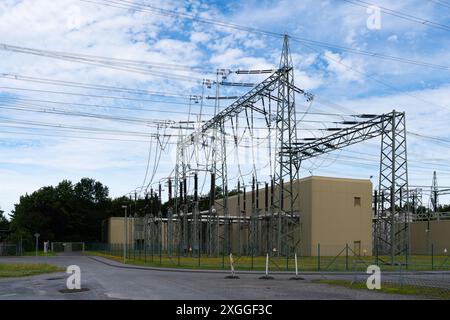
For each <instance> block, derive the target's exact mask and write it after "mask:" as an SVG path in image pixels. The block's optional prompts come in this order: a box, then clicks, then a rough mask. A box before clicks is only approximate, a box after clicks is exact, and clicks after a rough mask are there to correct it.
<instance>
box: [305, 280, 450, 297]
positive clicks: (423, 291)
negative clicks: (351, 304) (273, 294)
mask: <svg viewBox="0 0 450 320" xmlns="http://www.w3.org/2000/svg"><path fill="white" fill-rule="evenodd" d="M313 282H315V283H323V284H328V285H333V286H340V287H345V288H350V289H357V290H369V289H367V287H366V284H365V283H361V282H355V283H354V282H352V281H349V280H330V279H327V280H325V279H317V280H313ZM370 291H373V292H382V293H390V294H404V295H415V296H422V297H425V298H437V299H447V300H448V299H450V290H445V289H443V288H432V287H422V286H414V285H406V284H404V285H400V284H395V283H382V284H381V289H380V290H370Z"/></svg>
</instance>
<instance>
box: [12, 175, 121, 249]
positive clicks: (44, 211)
mask: <svg viewBox="0 0 450 320" xmlns="http://www.w3.org/2000/svg"><path fill="white" fill-rule="evenodd" d="M108 193H109V190H108V188H107V187H106V186H104V185H103V184H102V183H101V182H99V181H96V180H94V179H90V178H83V179H81V180H80V181H79V182H78V183H76V184H73V183H72V182H71V181H69V180H63V181H61V182H60V183H59V184H58V185H57V186H56V187H53V186H46V187H43V188H41V189H39V190H37V191H35V192H33V193H32V194H25V195H24V196H21V197H20V201H19V203H18V204H15V207H14V210H13V212H12V219H11V229H12V232H13V233H12V237H15V238H17V239H19V238H22V239H31V240H32V236H33V234H34V233H35V232H39V233H40V234H41V237H40V239H42V241H45V240H50V241H86V242H97V241H100V240H101V222H102V220H104V219H106V218H108V217H111V216H117V215H120V214H121V213H122V210H120V206H119V205H117V203H115V205H114V206H113V205H112V200H111V199H110V198H108ZM31 240H30V242H31ZM27 241H28V240H27ZM25 245H27V243H25ZM28 245H29V246H30V245H32V243H29V244H28Z"/></svg>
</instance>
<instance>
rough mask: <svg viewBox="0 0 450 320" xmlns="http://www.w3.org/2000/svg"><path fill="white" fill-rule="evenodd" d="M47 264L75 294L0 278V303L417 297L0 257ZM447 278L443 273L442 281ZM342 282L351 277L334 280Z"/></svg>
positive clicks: (100, 262)
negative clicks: (76, 270) (71, 281)
mask: <svg viewBox="0 0 450 320" xmlns="http://www.w3.org/2000/svg"><path fill="white" fill-rule="evenodd" d="M17 262H24V263H25V262H29V263H37V262H39V263H51V264H54V265H58V266H60V267H63V268H67V266H69V265H78V266H79V267H80V269H81V283H82V288H87V289H89V290H88V291H85V292H78V293H61V292H60V291H59V290H61V289H65V288H66V279H67V277H68V274H65V273H53V274H44V275H38V276H32V277H24V278H14V279H12V278H3V279H0V299H2V300H4V299H26V300H28V299H32V300H36V299H77V300H78V299H89V300H93V299H171V300H187V299H193V300H209V299H218V300H222V299H225V300H228V299H232V300H248V299H256V300H264V299H274V300H277V299H282V300H288V299H326V300H330V299H345V300H346V299H417V298H420V297H414V296H403V295H393V294H384V293H380V292H372V291H368V290H354V289H347V288H341V287H335V286H329V285H326V284H317V283H312V282H311V280H312V279H320V278H324V277H326V278H333V276H332V275H331V276H329V275H318V274H305V275H302V277H304V278H305V280H298V281H294V280H289V278H291V277H292V275H289V274H276V275H274V278H275V279H274V280H261V279H259V277H260V274H254V273H253V274H252V273H242V274H239V277H240V279H225V278H224V276H225V274H224V273H221V272H208V273H200V272H178V271H160V270H148V269H139V268H124V267H123V265H122V264H120V263H114V262H111V261H110V260H106V259H102V258H97V257H95V258H94V257H88V256H83V255H78V256H56V257H0V263H17ZM449 276H450V274H447V275H446V277H447V279H448V277H449ZM336 277H338V278H342V277H344V278H348V277H352V276H351V275H347V276H342V275H336Z"/></svg>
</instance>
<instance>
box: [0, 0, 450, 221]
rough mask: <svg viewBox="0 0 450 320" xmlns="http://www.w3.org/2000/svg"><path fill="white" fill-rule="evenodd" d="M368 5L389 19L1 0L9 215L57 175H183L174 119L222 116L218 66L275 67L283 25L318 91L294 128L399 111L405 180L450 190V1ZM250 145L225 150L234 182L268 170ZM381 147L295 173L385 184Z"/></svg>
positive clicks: (0, 153) (276, 5) (277, 7)
mask: <svg viewBox="0 0 450 320" xmlns="http://www.w3.org/2000/svg"><path fill="white" fill-rule="evenodd" d="M370 2H371V3H373V4H376V5H378V6H380V7H381V8H382V10H381V15H380V24H379V28H378V27H377V26H376V28H373V27H374V25H373V24H370V22H373V20H371V18H373V16H371V14H372V12H373V11H370V10H369V12H368V8H367V5H364V4H362V2H361V1H343V0H302V1H298V0H292V1H261V0H258V1H256V0H255V1H158V0H156V1H154V0H152V1H146V0H138V1H134V0H129V1H124V0H123V1H119V0H111V1H106V0H86V1H82V0H2V1H1V2H0V208H1V209H3V210H5V211H6V212H7V213H9V212H10V211H11V210H12V209H13V206H14V203H17V202H18V200H19V197H20V195H22V194H25V193H30V192H33V191H34V190H37V189H39V188H40V187H42V186H45V185H55V184H57V183H58V182H59V181H61V180H62V179H70V180H72V181H74V182H76V181H78V180H79V179H81V178H83V177H92V178H94V179H97V180H99V181H101V182H103V183H104V184H106V185H107V186H109V188H110V194H111V195H112V196H120V195H123V194H127V193H129V192H130V191H132V190H135V189H136V188H139V187H142V186H147V185H149V186H150V187H152V186H153V187H154V186H155V183H158V182H159V181H160V180H161V179H164V178H166V177H168V176H170V175H173V168H174V159H175V146H176V145H175V144H176V142H177V139H178V135H179V134H180V132H179V130H176V129H174V126H175V125H176V124H177V123H178V122H179V121H187V120H189V121H197V120H206V119H208V118H209V117H211V115H212V114H213V112H214V100H211V99H206V97H208V96H214V95H215V94H216V93H215V88H214V86H213V87H211V88H208V87H207V86H204V85H202V83H203V82H204V81H203V80H204V79H208V80H215V79H216V70H217V69H226V70H231V71H235V70H261V69H276V68H277V67H278V65H279V59H280V58H279V57H280V54H281V47H282V37H281V36H280V35H282V34H283V33H288V34H289V35H290V36H291V40H290V48H291V53H292V59H293V62H294V66H295V80H296V85H297V87H300V88H303V89H305V90H308V91H309V92H311V93H313V94H314V95H315V100H314V101H313V103H312V104H309V103H308V102H306V101H304V100H302V97H298V99H297V102H298V103H297V112H298V113H299V115H298V116H297V118H298V119H300V120H302V121H299V126H298V129H299V133H298V134H299V136H300V137H302V136H304V137H311V136H320V135H321V134H323V131H320V130H316V131H314V129H317V128H318V127H320V128H322V129H323V128H324V127H326V126H327V125H328V124H327V123H333V122H335V121H336V118H333V117H325V118H323V117H322V118H320V117H318V116H317V115H316V116H315V115H314V113H321V112H322V113H336V114H343V115H346V116H342V117H340V118H339V117H338V119H341V120H342V119H347V118H345V117H347V116H348V115H350V114H361V113H377V114H379V113H383V112H389V111H392V110H393V109H396V110H398V111H404V112H406V115H407V116H406V119H407V130H408V132H409V133H408V136H407V139H408V157H409V178H410V184H411V185H415V186H429V185H430V184H431V179H432V174H433V171H434V170H436V171H437V174H438V181H439V184H440V185H442V186H445V185H446V186H450V163H449V161H448V159H449V158H450V152H449V146H450V126H449V120H450V103H449V101H450V83H449V79H450V77H449V76H450V63H449V61H450V37H449V32H450V1H448V0H445V1H444V0H439V1H424V0H416V1H414V0H408V1H395V2H393V1H375V0H371V1H370ZM389 10H394V11H389ZM393 12H394V13H396V14H394V15H393V14H389V13H393ZM398 13H401V14H400V16H402V17H403V18H401V17H399V14H398ZM405 15H408V16H405ZM411 17H413V18H411ZM423 21H426V22H425V23H422V22H423ZM249 28H250V29H249ZM261 30H263V31H264V32H260V31H261ZM357 50H359V51H364V52H371V53H377V55H375V56H373V55H372V56H370V55H364V54H357V53H355V52H354V51H357ZM55 52H56V53H55ZM389 57H396V58H400V59H391V58H389ZM394 60H397V61H394ZM267 76H268V75H267V74H260V75H251V76H249V75H236V74H234V73H231V74H229V75H228V76H227V79H226V80H227V81H232V82H250V83H256V82H258V81H261V80H263V79H264V78H265V77H267ZM249 89H250V88H245V87H230V88H221V92H220V93H221V95H228V96H230V95H240V94H244V93H245V92H246V91H247V90H249ZM202 94H203V97H204V99H203V100H202V101H203V103H197V102H199V101H198V100H197V99H196V98H195V97H196V96H202ZM230 103H232V100H222V101H221V102H220V106H219V107H220V108H224V107H226V106H227V105H229V104H230ZM305 111H308V112H309V113H310V114H308V115H306V116H304V117H303V115H302V114H303V112H305ZM260 120H261V119H260ZM241 121H242V123H243V122H245V119H244V118H242V120H241ZM168 122H173V123H174V125H172V127H171V126H170V125H169V126H168V125H167V123H168ZM230 130H231V129H230ZM186 132H187V130H185V132H184V133H186ZM182 133H183V132H182ZM266 133H267V132H266V131H264V132H261V133H259V135H260V138H261V137H264V136H266ZM417 133H419V134H422V135H425V136H427V137H428V138H427V137H420V136H417V135H416V134H417ZM157 134H158V136H157ZM231 135H232V134H231V133H230V136H231ZM243 135H245V133H243ZM247 135H248V132H247ZM429 137H435V138H438V139H430V138H429ZM246 139H247V140H249V138H248V137H247V138H246ZM260 140H263V139H262V138H261V139H260ZM256 141H259V140H256ZM242 143H243V145H242V148H243V149H242V150H241V151H239V149H238V150H237V151H238V152H236V149H234V150H233V149H230V153H229V155H228V157H229V159H230V162H233V161H234V162H233V163H232V165H233V168H234V169H230V172H229V174H230V175H231V176H232V177H231V178H230V180H232V181H231V182H230V184H233V183H234V182H235V181H237V179H239V177H242V176H244V177H245V178H242V179H243V180H244V181H247V180H249V177H248V174H247V172H251V171H248V170H254V169H255V168H256V171H258V170H260V171H264V170H266V171H267V168H268V166H269V167H271V166H272V164H271V162H270V157H269V160H268V163H267V164H266V162H265V161H266V160H267V159H266V158H264V157H263V156H261V154H263V153H265V152H267V150H268V147H267V146H265V145H264V147H259V148H256V149H252V148H250V147H251V146H253V147H254V146H255V141H254V140H252V141H245V140H243V142H242ZM379 146H380V141H379V139H374V140H373V141H368V142H367V143H364V144H361V145H356V146H353V147H351V148H349V149H346V150H345V151H340V152H336V153H333V154H329V155H325V156H323V157H319V158H317V159H314V160H311V161H306V162H304V163H303V164H302V172H301V175H302V176H306V175H310V174H314V175H329V176H341V177H354V178H364V179H368V178H369V177H371V176H373V178H372V181H373V183H374V186H375V185H377V176H378V167H379V163H378V159H379V152H380V147H379ZM248 150H252V151H253V153H252V151H248ZM255 150H256V153H258V154H259V155H260V157H257V161H256V164H255V154H254V152H255ZM241 153H242V154H241ZM239 154H241V156H242V158H241V159H238V157H239ZM245 154H247V156H246V155H245ZM199 157H200V158H201V157H202V155H200V156H199ZM261 159H266V160H261ZM198 162H199V160H198V159H197V165H198ZM200 162H201V161H200ZM236 163H239V164H240V165H242V167H243V168H241V167H240V166H237V165H236ZM245 166H247V167H248V168H246V167H245ZM236 168H237V169H236ZM249 168H250V169H249ZM233 170H234V171H233ZM241 170H242V171H244V172H242V171H241ZM263 173H264V172H263ZM263 173H262V174H260V176H261V177H262V178H261V179H262V180H264V178H263V177H264V174H263ZM266 173H267V172H266ZM233 179H234V180H233ZM233 181H234V182H233ZM138 190H139V189H138ZM428 191H429V187H427V188H425V189H424V199H423V201H424V203H425V204H427V203H428V196H427V192H428Z"/></svg>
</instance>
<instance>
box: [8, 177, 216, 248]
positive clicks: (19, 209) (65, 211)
mask: <svg viewBox="0 0 450 320" xmlns="http://www.w3.org/2000/svg"><path fill="white" fill-rule="evenodd" d="M216 194H217V197H218V198H220V197H221V194H222V193H221V190H220V188H217V191H216ZM192 201H193V197H192V196H187V202H188V203H190V204H191V203H192ZM178 204H180V201H178ZM123 205H127V212H128V214H130V215H137V216H144V215H145V214H154V215H157V214H159V212H161V214H162V216H163V217H166V215H167V211H168V208H169V206H172V207H175V200H174V199H172V200H171V201H170V203H169V202H165V203H163V204H161V203H160V201H159V199H158V197H157V195H156V194H155V193H154V192H153V194H152V193H149V194H148V195H147V196H146V197H145V198H143V199H137V200H136V201H135V199H134V197H130V198H128V197H120V198H115V199H112V198H110V197H109V190H108V187H106V186H104V185H103V184H102V183H100V182H98V181H95V180H94V179H89V178H83V179H81V180H80V181H79V182H78V183H76V184H73V183H72V182H71V181H68V180H63V181H61V182H60V183H59V184H58V185H57V186H46V187H42V188H41V189H39V190H37V191H35V192H33V193H31V194H25V195H24V196H21V197H20V201H19V203H18V204H15V208H14V210H13V212H12V217H11V222H10V223H9V222H8V221H6V222H7V223H9V224H10V230H11V232H12V233H11V234H10V240H11V241H13V242H15V241H19V240H20V239H21V240H22V241H23V245H24V247H25V250H31V249H33V248H34V237H33V235H34V234H35V233H36V232H38V233H39V234H40V238H39V241H40V242H42V241H47V240H48V241H72V242H77V241H84V242H99V241H101V240H102V221H104V220H105V219H107V218H109V217H114V216H123V214H124V209H123V208H122V206H123ZM209 207H210V197H209V195H204V196H200V197H199V208H200V210H202V211H203V210H208V208H209ZM1 221H2V220H1V218H0V223H1ZM7 228H8V227H7ZM7 228H6V229H7ZM0 229H1V228H0Z"/></svg>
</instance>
